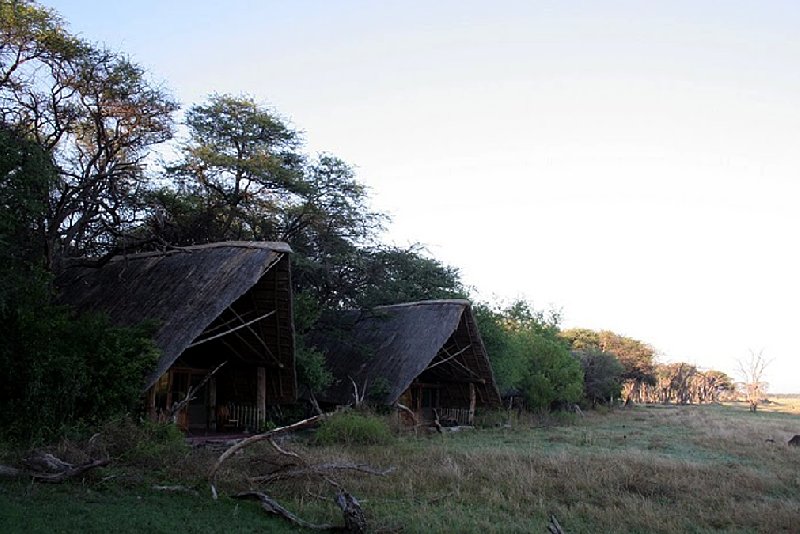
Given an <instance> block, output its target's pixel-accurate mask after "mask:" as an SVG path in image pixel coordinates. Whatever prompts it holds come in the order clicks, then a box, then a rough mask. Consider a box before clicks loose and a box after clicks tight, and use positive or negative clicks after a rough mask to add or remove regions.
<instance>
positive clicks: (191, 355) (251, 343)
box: [57, 241, 296, 416]
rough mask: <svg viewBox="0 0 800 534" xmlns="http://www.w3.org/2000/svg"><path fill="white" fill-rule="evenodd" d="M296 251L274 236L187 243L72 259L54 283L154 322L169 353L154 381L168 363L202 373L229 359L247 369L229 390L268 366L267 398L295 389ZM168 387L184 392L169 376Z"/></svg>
mask: <svg viewBox="0 0 800 534" xmlns="http://www.w3.org/2000/svg"><path fill="white" fill-rule="evenodd" d="M290 252H291V249H290V248H289V246H288V245H286V244H285V243H268V242H238V241H236V242H224V243H212V244H207V245H198V246H190V247H182V248H180V249H174V250H170V251H167V252H149V253H142V254H134V255H127V256H120V257H117V258H114V259H112V260H111V261H109V262H108V263H106V264H105V265H103V266H102V267H99V268H98V267H86V266H81V267H72V268H68V269H66V271H65V272H64V274H63V275H61V276H60V277H59V278H58V280H57V285H58V286H59V287H60V289H61V299H62V300H63V302H65V303H68V304H70V305H72V306H73V307H74V308H76V309H77V310H78V311H80V312H85V311H94V312H103V313H105V314H107V315H108V316H109V317H110V319H111V321H112V322H114V323H115V324H119V325H134V324H138V323H141V322H143V321H152V322H154V323H155V325H156V332H155V335H154V341H155V343H156V344H157V346H158V347H159V348H160V349H161V352H162V354H161V358H160V359H159V361H158V364H157V366H156V368H155V369H154V370H153V372H152V373H151V374H150V375H149V376H148V377H147V380H146V387H147V388H151V387H152V386H154V385H156V384H157V383H158V382H159V380H161V379H162V378H163V377H165V376H166V373H167V371H168V370H170V368H173V367H181V368H185V369H195V370H196V371H195V374H198V373H200V372H201V370H205V369H213V368H214V367H215V366H216V362H217V360H223V359H225V360H228V359H229V360H231V361H235V362H236V363H237V365H239V371H238V373H239V375H241V376H240V377H239V378H236V377H232V378H231V386H230V387H231V389H232V390H233V389H236V388H237V387H239V386H238V382H236V380H239V381H240V382H241V381H250V380H251V379H250V378H248V376H249V375H248V376H245V375H246V374H247V373H250V374H251V375H252V377H253V378H252V381H255V380H256V378H255V376H256V370H257V369H258V368H264V369H266V374H267V375H268V387H267V391H266V392H264V395H266V400H265V401H264V402H266V403H267V404H270V403H275V404H277V403H285V402H292V401H293V400H294V399H295V397H296V379H295V370H294V327H293V319H292V299H291V296H292V295H291V271H290V264H289V257H288V253H290ZM246 366H249V367H247V369H250V370H249V371H248V370H247V369H246V368H245V367H246ZM228 367H230V368H233V367H234V366H233V365H229V366H228ZM232 372H233V371H231V373H232ZM239 375H237V376H239ZM242 377H243V378H242ZM187 380H188V379H187ZM187 383H189V382H187ZM164 387H166V388H168V389H169V391H173V390H174V391H175V392H176V393H178V389H177V388H178V386H177V385H172V383H171V382H170V383H169V384H165V385H164ZM180 387H184V386H180ZM170 388H171V389H170ZM255 388H256V386H255V385H253V391H255ZM254 402H255V399H254ZM264 402H262V404H263V403H264ZM261 415H262V416H263V414H261Z"/></svg>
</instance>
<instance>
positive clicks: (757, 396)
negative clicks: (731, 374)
mask: <svg viewBox="0 0 800 534" xmlns="http://www.w3.org/2000/svg"><path fill="white" fill-rule="evenodd" d="M770 363H771V362H770V360H767V359H766V358H764V351H763V350H762V351H758V352H754V351H752V350H751V351H750V356H749V357H748V358H747V359H746V360H739V361H738V364H739V373H740V375H741V377H742V388H743V389H744V394H745V397H746V398H747V402H748V404H749V405H750V411H751V412H754V413H755V412H756V410H757V409H758V404H759V403H760V402H761V399H763V398H764V395H765V394H766V392H767V383H766V382H764V371H766V369H767V366H768V365H769V364H770Z"/></svg>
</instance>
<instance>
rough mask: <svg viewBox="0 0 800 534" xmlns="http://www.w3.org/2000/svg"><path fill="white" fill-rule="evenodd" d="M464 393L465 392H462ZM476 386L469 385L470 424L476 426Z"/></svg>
mask: <svg viewBox="0 0 800 534" xmlns="http://www.w3.org/2000/svg"><path fill="white" fill-rule="evenodd" d="M462 391H463V390H462ZM475 401H476V399H475V384H473V383H472V382H470V383H469V424H470V425H473V424H475Z"/></svg>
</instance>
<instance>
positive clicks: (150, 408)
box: [147, 382, 158, 421]
mask: <svg viewBox="0 0 800 534" xmlns="http://www.w3.org/2000/svg"><path fill="white" fill-rule="evenodd" d="M156 386H158V382H156V384H155V385H154V386H153V387H151V388H150V389H148V390H147V415H148V417H149V418H150V420H152V421H155V420H156Z"/></svg>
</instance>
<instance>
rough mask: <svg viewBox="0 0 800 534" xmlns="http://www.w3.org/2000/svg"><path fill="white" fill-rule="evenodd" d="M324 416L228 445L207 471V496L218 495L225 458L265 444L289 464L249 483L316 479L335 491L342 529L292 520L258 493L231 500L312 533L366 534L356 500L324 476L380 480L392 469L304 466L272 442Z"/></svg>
mask: <svg viewBox="0 0 800 534" xmlns="http://www.w3.org/2000/svg"><path fill="white" fill-rule="evenodd" d="M328 415H330V414H320V415H315V416H314V417H309V418H308V419H304V420H302V421H298V422H297V423H294V424H291V425H287V426H284V427H281V428H276V429H274V430H270V431H268V432H264V433H262V434H257V435H255V436H251V437H249V438H247V439H244V440H242V441H240V442H238V443H236V444H234V445H232V446H231V447H230V448H229V449H228V450H226V451H225V452H223V453H222V454H221V455H220V457H219V458H218V459H217V461H216V462H215V463H214V466H213V467H212V468H211V471H210V472H209V476H208V479H209V484H210V485H211V496H212V497H213V498H214V499H216V498H217V495H218V493H217V488H216V477H217V473H218V472H219V468H220V466H221V465H222V464H223V463H224V462H225V461H226V460H227V459H228V458H230V457H231V456H233V455H234V454H236V453H238V452H240V451H241V450H242V449H244V448H245V447H249V446H250V445H252V444H254V443H257V442H259V441H267V442H268V443H269V444H270V445H271V446H272V448H273V449H274V450H275V451H276V452H277V453H278V454H279V455H281V456H285V457H288V458H291V463H290V464H287V465H284V466H282V467H280V468H279V469H278V470H277V471H274V472H272V473H270V474H269V475H265V476H261V477H254V478H251V479H250V481H251V482H261V483H265V482H274V481H277V480H281V479H288V478H297V477H303V476H317V477H320V478H321V479H322V480H324V481H325V482H327V483H328V484H329V485H330V486H332V487H333V488H335V489H336V497H335V499H334V502H335V503H336V505H337V506H338V507H339V509H340V510H341V511H342V515H343V518H344V527H336V526H333V525H327V524H322V525H318V524H315V523H310V522H308V521H305V520H304V519H301V518H300V517H298V516H296V515H295V514H293V513H292V512H290V511H289V510H287V509H286V508H284V507H283V506H281V505H280V504H279V503H278V502H277V501H275V499H273V498H272V497H270V496H269V495H267V494H266V493H264V492H261V491H247V492H244V493H239V494H237V495H235V496H234V497H235V498H237V499H254V500H258V501H259V502H260V503H261V507H262V508H263V509H264V510H265V511H266V512H267V513H269V514H272V515H277V516H279V517H282V518H284V519H286V520H287V521H289V522H291V523H292V524H294V525H297V526H301V527H304V528H309V529H314V530H337V531H342V530H343V531H345V532H355V533H363V532H366V530H367V522H366V516H365V515H364V511H363V510H362V509H361V504H360V503H359V502H358V499H356V498H355V497H354V496H353V495H352V494H350V493H349V492H347V491H346V490H345V489H344V488H343V487H342V486H341V484H339V483H338V482H336V481H335V480H332V479H331V478H329V476H328V474H330V473H331V472H333V471H356V472H361V473H368V474H372V475H377V476H384V475H386V474H388V473H391V472H392V471H394V468H393V467H392V468H389V469H385V470H380V469H376V468H374V467H371V466H369V465H363V464H354V463H327V464H319V465H309V464H308V462H307V461H306V460H305V459H304V458H303V457H301V456H300V455H299V454H297V453H296V452H292V451H288V450H286V449H284V448H283V447H281V446H280V445H279V444H278V443H277V442H276V441H275V438H276V437H277V436H280V435H283V434H288V433H290V432H295V431H297V430H302V429H305V428H310V427H313V426H315V425H317V424H318V423H320V422H321V421H322V420H323V419H325V418H326V417H328ZM298 465H299V467H298Z"/></svg>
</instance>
